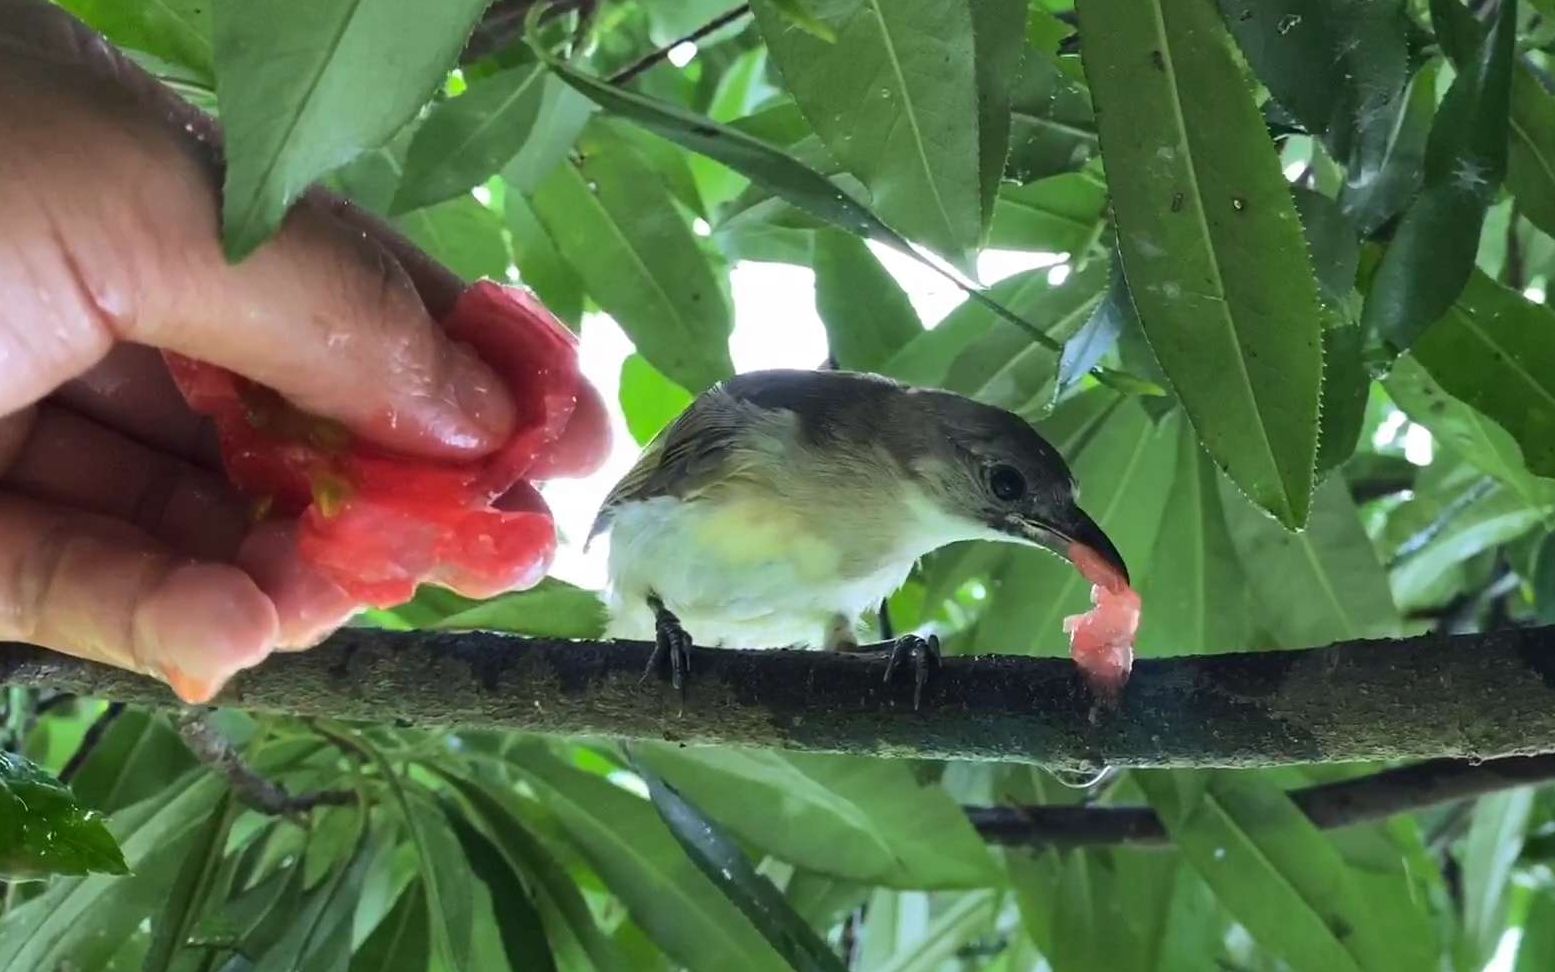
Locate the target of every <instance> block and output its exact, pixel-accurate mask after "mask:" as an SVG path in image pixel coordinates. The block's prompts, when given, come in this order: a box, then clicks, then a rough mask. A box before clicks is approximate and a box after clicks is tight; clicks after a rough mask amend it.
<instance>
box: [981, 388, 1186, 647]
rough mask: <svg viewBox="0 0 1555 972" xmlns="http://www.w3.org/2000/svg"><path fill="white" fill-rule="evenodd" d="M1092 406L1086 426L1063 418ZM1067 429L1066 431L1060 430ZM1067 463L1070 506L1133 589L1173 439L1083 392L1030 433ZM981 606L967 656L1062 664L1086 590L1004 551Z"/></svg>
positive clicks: (1073, 576)
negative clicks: (1074, 495) (1082, 514)
mask: <svg viewBox="0 0 1555 972" xmlns="http://www.w3.org/2000/svg"><path fill="white" fill-rule="evenodd" d="M1097 406H1101V415H1100V417H1099V418H1098V419H1096V420H1095V421H1084V422H1082V423H1078V424H1073V425H1072V424H1071V422H1072V419H1071V416H1072V415H1075V414H1077V413H1084V412H1086V411H1088V410H1091V409H1095V408H1096V407H1097ZM1065 426H1069V428H1065ZM1038 429H1039V431H1041V432H1042V433H1043V434H1044V435H1045V436H1046V437H1047V439H1048V441H1049V442H1051V443H1053V445H1054V446H1055V447H1056V448H1057V449H1058V450H1059V452H1060V453H1062V454H1063V455H1064V456H1065V457H1066V458H1068V459H1069V464H1070V468H1071V469H1072V470H1073V471H1074V474H1075V477H1076V479H1078V480H1079V483H1080V505H1081V506H1082V507H1083V508H1084V509H1085V511H1086V512H1087V513H1089V514H1090V515H1091V516H1092V517H1093V518H1094V519H1095V520H1096V522H1097V523H1099V524H1100V525H1101V528H1102V529H1103V530H1105V531H1106V533H1107V536H1109V537H1111V538H1112V541H1113V542H1114V543H1115V544H1117V546H1118V550H1119V551H1120V552H1121V553H1122V554H1123V558H1124V560H1125V561H1126V562H1127V563H1128V565H1129V568H1130V573H1131V576H1132V579H1133V581H1134V583H1135V584H1136V585H1143V584H1144V583H1146V581H1147V578H1148V577H1149V576H1150V574H1151V572H1152V569H1153V568H1154V567H1156V566H1158V565H1156V564H1152V563H1151V562H1150V560H1149V556H1148V555H1149V554H1150V552H1151V551H1152V550H1154V549H1155V543H1156V535H1157V533H1158V532H1159V530H1160V529H1161V522H1162V516H1161V514H1162V510H1163V509H1164V508H1165V505H1166V499H1167V493H1168V491H1169V490H1170V488H1171V486H1170V483H1171V475H1172V472H1171V471H1172V469H1173V468H1175V465H1176V460H1177V452H1178V449H1177V436H1176V435H1175V434H1173V433H1172V432H1171V430H1169V429H1164V428H1162V427H1161V426H1158V425H1156V424H1155V423H1154V422H1152V421H1151V420H1150V417H1149V416H1148V415H1147V414H1146V413H1145V410H1144V409H1143V408H1141V407H1140V405H1139V404H1138V402H1137V401H1136V400H1133V399H1122V400H1120V399H1118V398H1117V397H1116V396H1115V395H1112V394H1110V393H1105V392H1097V391H1090V392H1085V393H1082V394H1081V395H1079V396H1078V397H1076V398H1075V399H1072V400H1070V402H1068V403H1066V404H1065V405H1064V406H1061V407H1060V408H1059V409H1057V410H1055V411H1054V413H1053V416H1052V418H1051V419H1050V420H1049V421H1047V422H1043V423H1040V424H1039V426H1038ZM989 593H990V597H989V602H988V605H987V608H986V610H985V611H984V613H983V616H982V617H981V618H980V619H979V620H978V622H977V626H976V627H975V628H974V630H973V633H972V645H971V648H970V650H971V652H972V653H974V654H982V653H985V652H1006V653H1017V654H1023V655H1065V654H1067V653H1068V651H1069V644H1068V639H1067V638H1066V637H1065V636H1064V630H1063V622H1064V618H1065V616H1067V615H1071V614H1079V613H1081V612H1083V611H1085V610H1087V609H1088V608H1089V607H1090V597H1089V594H1090V585H1089V584H1088V583H1086V582H1085V579H1084V578H1083V577H1081V576H1080V573H1079V572H1078V571H1076V570H1075V569H1074V567H1073V566H1072V565H1070V564H1069V563H1068V562H1067V561H1064V560H1061V559H1059V558H1058V557H1056V556H1054V555H1053V554H1051V553H1048V552H1047V551H1045V550H1030V549H1024V548H1017V547H1012V548H1010V549H1009V552H1008V553H1006V554H1005V556H1004V563H1003V564H1002V566H1001V567H1000V568H999V569H998V570H996V571H995V572H994V574H993V575H992V577H991V578H990V584H989Z"/></svg>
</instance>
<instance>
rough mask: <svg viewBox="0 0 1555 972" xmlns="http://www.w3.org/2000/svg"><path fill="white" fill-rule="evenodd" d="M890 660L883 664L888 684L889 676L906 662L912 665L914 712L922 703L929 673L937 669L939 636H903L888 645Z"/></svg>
mask: <svg viewBox="0 0 1555 972" xmlns="http://www.w3.org/2000/svg"><path fill="white" fill-rule="evenodd" d="M890 652H891V655H890V658H889V659H888V660H887V661H886V663H885V679H884V681H886V682H890V681H891V676H892V675H894V674H896V670H897V668H898V667H901V666H904V665H905V664H906V663H907V662H911V663H912V678H913V689H912V707H913V711H914V712H916V711H917V710H918V707H919V705H920V703H921V702H922V701H923V686H924V685H925V684H926V683H927V682H928V680H929V672H930V671H931V670H932V669H934V668H938V667H939V663H940V652H939V635H932V634H931V635H929V636H928V637H927V638H920V637H918V636H917V635H903V636H902V637H900V638H898V639H896V640H895V641H893V642H891V644H890Z"/></svg>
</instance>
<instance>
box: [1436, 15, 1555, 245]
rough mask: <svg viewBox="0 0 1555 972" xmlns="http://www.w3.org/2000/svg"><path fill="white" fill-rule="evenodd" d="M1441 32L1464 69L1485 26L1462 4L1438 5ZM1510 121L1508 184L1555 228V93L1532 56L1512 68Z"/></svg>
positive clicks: (1536, 216) (1527, 208) (1531, 212)
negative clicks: (1532, 62) (1545, 83)
mask: <svg viewBox="0 0 1555 972" xmlns="http://www.w3.org/2000/svg"><path fill="white" fill-rule="evenodd" d="M1432 14H1433V19H1434V18H1440V21H1439V23H1438V34H1439V36H1440V39H1441V40H1442V46H1443V48H1444V49H1445V50H1446V52H1447V55H1448V57H1450V58H1451V59H1452V62H1453V64H1454V65H1455V66H1456V67H1457V68H1458V69H1459V70H1464V69H1465V68H1466V67H1467V66H1470V65H1471V63H1472V62H1473V60H1474V56H1475V54H1476V50H1477V48H1478V46H1479V45H1480V44H1481V43H1483V38H1484V35H1485V28H1484V26H1483V25H1481V24H1480V23H1479V22H1478V21H1477V20H1476V19H1475V17H1474V14H1473V13H1471V12H1470V11H1469V9H1468V8H1467V7H1464V6H1462V5H1460V4H1451V5H1444V6H1442V7H1441V8H1440V9H1436V8H1435V7H1433V10H1432ZM1507 107H1508V118H1507V125H1508V127H1509V129H1510V133H1511V141H1510V144H1509V145H1508V149H1507V157H1506V186H1507V188H1508V189H1509V190H1511V192H1512V194H1513V195H1514V196H1516V197H1517V204H1518V209H1519V211H1520V212H1521V213H1522V214H1523V215H1524V216H1526V217H1528V219H1529V220H1531V221H1532V222H1533V224H1534V225H1535V226H1537V227H1539V228H1540V229H1542V230H1544V231H1545V232H1546V233H1552V232H1555V95H1552V94H1551V93H1550V92H1549V90H1548V89H1547V88H1545V86H1544V84H1543V83H1542V82H1541V81H1540V80H1539V76H1538V75H1537V74H1536V73H1535V72H1534V69H1533V68H1532V67H1531V66H1530V65H1529V63H1528V62H1527V61H1526V60H1523V59H1521V58H1518V59H1517V62H1516V64H1515V65H1514V66H1513V68H1512V79H1511V94H1510V96H1509V101H1508V106H1507Z"/></svg>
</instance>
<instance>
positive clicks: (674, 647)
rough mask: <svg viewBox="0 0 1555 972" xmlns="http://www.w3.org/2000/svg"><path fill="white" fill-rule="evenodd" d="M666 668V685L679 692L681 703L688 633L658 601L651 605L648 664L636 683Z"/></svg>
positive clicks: (687, 662) (687, 670) (686, 672)
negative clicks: (650, 638)
mask: <svg viewBox="0 0 1555 972" xmlns="http://www.w3.org/2000/svg"><path fill="white" fill-rule="evenodd" d="M666 669H667V670H668V674H669V679H670V685H671V686H673V687H674V689H675V691H676V692H678V693H680V701H681V704H682V705H684V704H685V701H686V676H687V675H689V674H690V673H691V636H690V635H689V634H687V633H686V629H685V628H684V627H682V626H681V624H680V619H679V618H677V617H676V616H675V615H674V614H673V613H672V612H670V611H668V610H666V609H665V608H664V606H663V605H662V604H655V605H654V618H653V653H652V654H650V655H649V656H648V667H647V668H646V669H645V670H644V671H643V677H642V679H641V680H640V681H639V682H638V684H639V685H640V684H642V682H646V681H647V680H648V679H649V678H650V677H651V676H653V675H655V674H657V675H658V676H660V677H661V678H662V677H663V676H664V674H665V672H666Z"/></svg>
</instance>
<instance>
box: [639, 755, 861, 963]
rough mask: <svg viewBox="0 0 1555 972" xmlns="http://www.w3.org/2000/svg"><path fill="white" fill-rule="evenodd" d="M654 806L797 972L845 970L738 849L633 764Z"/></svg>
mask: <svg viewBox="0 0 1555 972" xmlns="http://www.w3.org/2000/svg"><path fill="white" fill-rule="evenodd" d="M637 773H638V775H639V776H641V777H642V778H643V781H644V782H645V783H646V784H647V785H648V796H649V799H651V800H652V801H653V806H654V809H656V810H658V811H659V816H660V817H661V818H662V819H663V820H664V823H665V825H666V826H668V827H669V829H670V833H671V834H672V835H673V836H674V837H675V839H676V840H677V841H678V842H679V843H680V846H681V847H683V848H684V849H685V851H686V855H687V856H688V857H690V858H691V860H692V861H693V862H695V863H696V865H697V866H698V867H700V868H701V869H702V873H703V874H705V875H707V878H708V880H710V881H712V882H713V883H714V884H716V885H718V887H719V888H720V889H721V890H722V891H723V892H724V894H725V895H727V896H728V898H729V900H730V901H732V902H733V903H734V904H735V905H736V906H737V907H738V908H739V909H740V911H741V912H742V913H743V914H744V915H745V917H746V918H748V919H750V922H751V924H752V925H754V926H755V927H756V930H757V931H759V932H761V934H762V935H763V936H764V937H765V938H766V939H767V941H768V942H769V943H771V945H772V947H773V948H775V949H776V950H777V951H778V953H779V954H781V955H782V956H783V958H784V960H786V961H787V962H788V964H789V965H790V966H792V967H793V968H794V969H797V970H800V972H821V970H831V972H845V968H846V967H845V966H844V965H843V964H842V962H840V961H839V960H838V959H837V956H836V955H835V954H834V953H833V952H832V950H831V948H830V947H829V946H828V945H827V944H826V943H825V942H823V941H822V940H821V939H820V937H819V936H817V935H816V934H815V931H814V930H813V929H811V928H810V926H809V925H807V924H805V922H804V919H802V918H800V917H799V915H797V914H796V913H795V912H794V909H793V908H792V907H791V906H790V905H789V903H788V901H787V899H785V898H784V897H783V894H782V892H780V891H778V889H777V888H775V887H773V886H772V882H771V881H770V880H768V879H767V878H766V877H765V876H763V875H762V874H759V873H758V872H757V871H756V868H755V867H754V866H752V865H751V862H750V859H749V858H748V857H746V856H745V853H744V851H742V850H740V846H739V845H738V844H736V843H735V842H734V841H733V840H732V839H731V838H730V837H729V836H728V835H727V834H725V833H724V832H723V831H722V830H721V829H720V828H719V827H718V825H717V824H715V823H714V822H713V821H712V820H710V819H708V818H707V817H706V816H705V815H704V814H703V813H702V812H701V811H700V810H698V809H697V808H696V807H694V806H692V805H691V804H690V803H688V802H687V801H686V800H685V798H684V797H682V796H681V795H680V794H678V793H676V792H675V791H674V790H673V789H672V788H670V787H669V786H668V785H667V784H665V782H664V781H663V780H661V779H659V778H658V776H656V775H655V774H653V773H652V772H651V771H649V770H647V769H646V768H643V767H640V766H639V767H637Z"/></svg>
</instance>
